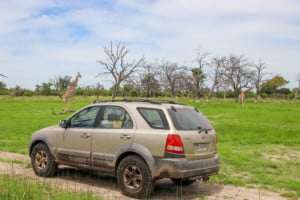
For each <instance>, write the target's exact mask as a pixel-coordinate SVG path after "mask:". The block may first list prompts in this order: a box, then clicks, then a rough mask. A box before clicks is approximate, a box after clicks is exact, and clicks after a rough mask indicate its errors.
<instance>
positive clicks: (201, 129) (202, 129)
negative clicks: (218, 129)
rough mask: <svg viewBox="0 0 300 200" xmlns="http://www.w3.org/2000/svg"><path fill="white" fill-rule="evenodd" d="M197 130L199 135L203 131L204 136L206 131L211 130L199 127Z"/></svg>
mask: <svg viewBox="0 0 300 200" xmlns="http://www.w3.org/2000/svg"><path fill="white" fill-rule="evenodd" d="M197 128H198V129H199V132H198V133H201V132H202V131H204V132H205V134H207V133H208V131H209V130H211V129H204V128H201V126H198V127H197Z"/></svg>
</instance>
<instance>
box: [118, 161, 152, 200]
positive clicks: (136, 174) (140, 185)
mask: <svg viewBox="0 0 300 200" xmlns="http://www.w3.org/2000/svg"><path fill="white" fill-rule="evenodd" d="M117 180H118V184H119V186H120V187H121V190H122V192H123V193H124V194H125V195H127V196H130V197H134V198H147V197H149V196H150V195H151V193H152V192H153V188H154V182H155V181H154V180H152V177H151V171H150V169H149V167H148V166H147V164H146V163H145V161H144V160H143V159H141V158H140V157H138V156H128V157H125V158H124V159H123V160H122V161H121V162H120V164H119V166H118V168H117Z"/></svg>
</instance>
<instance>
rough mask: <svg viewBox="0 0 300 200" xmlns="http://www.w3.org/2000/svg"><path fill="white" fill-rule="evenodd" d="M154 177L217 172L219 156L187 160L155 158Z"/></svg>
mask: <svg viewBox="0 0 300 200" xmlns="http://www.w3.org/2000/svg"><path fill="white" fill-rule="evenodd" d="M156 164H157V165H156V166H157V167H158V168H157V170H156V173H155V175H154V176H155V177H156V178H176V179H177V178H184V179H185V178H198V177H199V178H200V177H208V176H211V175H214V174H217V173H218V171H219V169H220V157H219V155H218V154H216V155H215V156H214V157H211V158H207V159H201V160H187V159H185V158H174V159H173V158H172V159H157V160H156Z"/></svg>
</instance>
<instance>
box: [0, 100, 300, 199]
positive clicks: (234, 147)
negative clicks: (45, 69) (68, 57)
mask: <svg viewBox="0 0 300 200" xmlns="http://www.w3.org/2000/svg"><path fill="white" fill-rule="evenodd" d="M93 100H94V98H83V97H82V98H79V97H78V98H76V101H75V102H73V103H72V104H71V105H70V109H75V110H76V109H79V108H81V107H82V106H84V105H87V104H89V103H91V102H92V101H93ZM176 101H177V102H180V103H185V104H188V105H192V106H195V107H197V108H199V109H200V110H201V111H202V112H203V113H204V114H205V115H207V117H208V118H209V120H210V121H211V122H212V124H213V126H214V128H215V129H216V131H217V133H218V141H219V143H218V151H219V153H220V155H221V159H222V167H221V170H220V174H219V175H216V176H214V177H213V178H212V180H211V181H213V182H219V183H222V184H232V185H239V186H246V187H255V188H262V189H267V190H270V191H276V192H279V193H280V194H281V195H283V196H285V197H289V198H295V199H296V198H299V197H300V103H299V102H296V103H291V102H287V101H263V102H259V103H253V102H252V101H250V100H248V101H247V102H246V104H245V108H244V109H240V107H239V104H237V103H235V102H234V101H233V100H227V101H224V100H213V101H211V102H208V103H207V102H205V101H204V100H202V101H199V102H196V101H194V100H190V99H177V100H176ZM52 108H54V109H55V110H56V111H60V110H61V109H62V103H61V101H60V100H59V99H58V98H57V97H31V98H30V97H27V98H16V99H12V98H8V97H3V96H2V97H1V96H0V150H2V151H9V152H17V153H22V154H27V145H28V141H29V139H30V136H31V134H32V132H33V131H35V130H38V129H40V128H43V127H45V126H48V125H52V124H57V123H58V122H59V120H60V119H63V118H65V117H67V116H68V114H67V115H52V114H51V113H52Z"/></svg>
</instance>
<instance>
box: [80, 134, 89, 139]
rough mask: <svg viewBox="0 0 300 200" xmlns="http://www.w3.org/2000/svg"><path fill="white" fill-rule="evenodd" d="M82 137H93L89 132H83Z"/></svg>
mask: <svg viewBox="0 0 300 200" xmlns="http://www.w3.org/2000/svg"><path fill="white" fill-rule="evenodd" d="M81 137H82V138H84V139H85V138H89V137H91V135H90V134H88V133H82V134H81Z"/></svg>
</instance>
